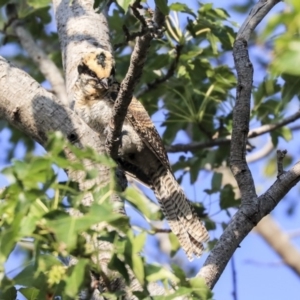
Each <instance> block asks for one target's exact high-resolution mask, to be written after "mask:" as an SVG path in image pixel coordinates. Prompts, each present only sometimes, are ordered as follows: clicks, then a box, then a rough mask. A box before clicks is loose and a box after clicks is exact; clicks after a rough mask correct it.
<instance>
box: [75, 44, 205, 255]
mask: <svg viewBox="0 0 300 300" xmlns="http://www.w3.org/2000/svg"><path fill="white" fill-rule="evenodd" d="M119 89H120V84H119V82H117V81H116V79H115V62H114V58H113V56H112V54H111V53H110V52H109V51H106V50H104V49H96V50H94V51H91V52H89V53H86V54H85V55H83V57H82V59H81V61H80V62H79V64H78V78H77V80H76V83H75V99H74V100H75V105H74V110H75V112H76V113H77V114H78V115H79V116H80V117H81V118H82V119H83V120H84V121H85V122H86V123H87V124H88V125H89V126H90V127H91V128H92V129H93V130H94V131H96V132H97V133H99V135H101V136H107V133H108V130H109V122H110V120H111V116H112V112H113V106H114V102H115V100H116V98H117V96H118V92H119ZM120 138H121V142H120V147H119V150H118V161H117V162H118V164H119V165H120V167H121V168H122V169H123V170H124V171H125V173H126V174H127V175H128V176H130V177H132V178H133V179H136V180H137V181H140V182H142V183H143V184H144V185H146V186H148V187H149V188H151V189H152V190H153V191H154V194H155V197H156V198H157V200H158V203H159V204H160V206H161V209H162V212H163V213H164V215H165V217H166V219H167V221H168V224H169V226H170V229H171V230H172V232H173V233H174V234H175V235H176V236H177V238H178V241H179V243H180V245H181V247H182V249H183V250H184V252H185V253H186V255H187V257H188V259H189V260H193V258H194V256H196V257H200V256H201V255H202V253H203V250H204V245H203V243H204V242H207V241H208V239H209V235H208V232H207V230H206V228H205V226H204V225H203V223H202V221H201V220H200V219H199V217H198V215H197V214H196V212H195V210H194V208H193V207H192V205H191V203H190V202H189V201H188V199H187V198H186V196H185V194H184V192H183V190H182V188H181V187H180V185H179V184H178V182H177V180H176V178H175V176H174V174H173V172H172V168H171V165H170V162H169V159H168V156H167V153H166V150H165V147H164V145H163V141H162V139H161V137H160V135H159V133H158V132H157V130H156V128H155V126H154V124H153V122H152V120H151V118H150V116H149V114H148V113H147V111H146V109H145V108H144V106H143V105H142V104H141V102H139V101H138V100H137V99H136V98H135V97H133V98H132V101H131V103H130V105H129V107H128V110H127V115H126V117H125V120H124V123H123V127H122V133H121V137H120Z"/></svg>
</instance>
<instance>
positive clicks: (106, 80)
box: [100, 78, 108, 89]
mask: <svg viewBox="0 0 300 300" xmlns="http://www.w3.org/2000/svg"><path fill="white" fill-rule="evenodd" d="M100 84H101V85H102V87H104V88H105V89H108V78H102V79H100Z"/></svg>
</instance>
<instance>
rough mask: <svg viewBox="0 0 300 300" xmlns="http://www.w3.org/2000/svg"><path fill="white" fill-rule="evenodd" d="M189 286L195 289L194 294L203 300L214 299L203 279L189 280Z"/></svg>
mask: <svg viewBox="0 0 300 300" xmlns="http://www.w3.org/2000/svg"><path fill="white" fill-rule="evenodd" d="M189 284H190V286H191V287H192V288H193V294H195V295H197V296H199V297H200V299H201V300H209V299H212V296H213V294H212V292H211V290H210V289H209V288H208V287H207V285H206V284H205V281H204V279H203V278H199V277H194V278H192V279H190V280H189Z"/></svg>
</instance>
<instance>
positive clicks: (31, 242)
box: [0, 134, 211, 299]
mask: <svg viewBox="0 0 300 300" xmlns="http://www.w3.org/2000/svg"><path fill="white" fill-rule="evenodd" d="M66 147H68V148H69V149H71V150H72V151H74V152H75V153H76V157H77V159H78V161H75V162H74V163H70V161H69V160H67V158H66V157H65V156H64V154H63V153H64V152H63V149H65V148H66ZM83 159H89V160H91V162H94V163H99V162H101V163H102V164H107V165H108V166H112V165H113V163H112V162H111V160H110V159H108V158H105V157H100V156H99V155H97V154H96V153H94V152H93V151H92V150H91V149H85V150H79V149H76V148H74V146H71V145H69V144H66V143H65V141H64V139H63V138H62V136H61V135H60V134H56V135H54V136H53V137H52V139H51V140H50V143H49V151H48V153H47V154H45V155H44V156H42V157H36V156H32V157H30V158H27V160H26V161H20V160H14V161H13V164H12V165H11V166H9V167H7V168H5V169H4V170H3V174H5V176H6V177H7V179H8V180H9V182H10V184H9V186H8V187H7V188H6V189H5V190H4V192H3V193H2V195H1V198H2V200H1V202H0V210H1V212H2V217H1V220H0V226H1V231H0V241H1V244H0V265H1V266H2V267H1V270H0V272H1V273H2V277H3V278H2V281H1V287H0V291H1V295H0V297H1V298H3V299H13V298H14V297H15V296H12V295H16V292H17V291H19V292H20V293H21V294H22V295H23V296H24V297H25V298H26V299H45V298H46V297H50V295H53V296H54V295H55V296H58V295H60V296H62V297H63V299H74V297H76V295H78V293H79V292H80V291H81V290H82V289H83V288H84V287H85V288H87V287H88V286H89V284H90V283H89V278H90V276H89V272H90V271H92V272H93V273H95V274H101V273H102V270H101V269H100V266H99V264H97V263H96V262H97V259H95V257H97V249H93V248H92V247H91V244H90V243H88V242H87V241H89V240H91V239H92V240H94V241H95V242H97V241H98V242H104V241H106V242H107V241H109V242H111V243H112V244H113V251H112V252H113V254H112V258H111V261H110V263H109V267H110V269H111V270H115V271H116V272H117V273H120V274H121V275H122V277H123V278H125V280H126V282H127V284H130V280H129V278H130V277H129V274H128V269H127V268H126V265H128V266H129V267H130V268H131V270H132V271H133V273H134V274H135V276H136V278H137V279H138V280H139V282H140V284H141V285H142V287H144V290H143V292H140V296H141V297H142V298H144V297H147V296H149V292H148V291H147V289H146V285H147V283H149V282H153V281H158V280H159V281H162V282H164V284H166V285H169V283H168V282H169V280H172V282H179V281H180V280H182V279H180V278H178V277H177V275H176V274H177V273H178V272H180V271H179V268H178V267H177V269H176V270H175V272H174V273H172V272H170V271H167V270H166V269H164V268H163V267H160V266H157V265H151V264H147V263H146V262H145V259H144V258H143V257H142V256H140V255H138V253H140V252H142V251H143V247H144V243H145V238H146V231H145V230H143V229H142V228H140V233H139V234H135V233H134V232H133V230H132V229H131V228H130V224H129V220H128V217H125V216H124V215H122V214H118V213H116V212H115V211H114V209H113V204H112V203H111V202H110V201H109V199H110V195H111V194H112V193H113V192H115V191H114V184H111V183H110V184H109V185H108V186H106V187H102V188H101V189H100V190H99V188H98V187H97V186H93V187H91V188H90V189H89V190H88V191H87V192H89V193H91V194H92V196H93V198H94V202H93V204H92V205H91V206H90V207H86V206H83V205H82V201H81V200H82V198H83V197H84V196H85V195H86V192H85V193H83V192H80V191H78V186H77V184H75V183H74V182H72V181H71V180H68V181H67V182H65V183H60V182H58V179H57V173H56V172H55V170H54V167H53V166H54V165H55V166H56V167H59V168H66V166H67V167H68V170H69V172H71V171H85V172H86V174H87V180H91V179H92V178H93V177H96V176H98V174H96V173H95V172H92V171H91V170H85V169H84V167H83V165H82V164H81V163H80V161H81V160H83ZM91 174H92V177H91V176H90V175H91ZM124 197H126V198H127V199H129V200H131V199H134V200H132V201H134V202H135V203H134V204H135V207H136V208H137V209H139V208H141V213H145V206H146V205H147V203H145V199H144V198H143V197H142V196H141V195H139V194H138V192H137V191H135V190H133V189H129V190H127V191H126V192H125V194H124ZM71 209H72V211H73V212H74V211H76V213H75V215H74V214H73V215H70V214H69V213H68V211H70V210H71ZM145 215H146V216H148V217H151V214H149V213H147V212H146V213H145ZM96 224H97V227H95V226H94V225H96ZM15 247H18V248H22V249H23V250H24V251H26V252H27V255H28V257H27V258H26V259H25V261H24V262H23V267H22V270H21V271H20V272H19V273H18V274H17V275H16V276H14V277H13V278H11V277H10V276H9V274H4V271H5V270H4V269H3V266H4V263H5V262H6V261H7V259H8V257H9V256H10V255H11V253H12V251H13V250H14V248H15ZM70 256H71V257H72V258H73V259H76V260H77V263H76V265H74V266H70V267H67V265H66V264H65V262H67V261H68V259H69V258H70ZM181 272H182V271H181ZM16 285H18V286H21V288H17V287H16ZM40 287H43V289H41V288H40ZM199 289H200V290H199ZM193 293H195V295H200V296H201V299H209V298H210V295H211V294H210V292H208V291H207V288H205V285H204V283H203V282H202V283H200V282H198V283H197V284H195V283H193V282H192V281H191V282H189V281H186V282H185V284H184V288H183V287H182V288H180V289H179V290H177V291H176V294H175V295H189V294H193ZM204 295H205V296H204ZM106 296H107V297H108V298H111V297H113V295H109V293H108V294H107V295H106ZM195 297H197V296H195ZM111 299H114V298H111ZM158 299H159V298H158Z"/></svg>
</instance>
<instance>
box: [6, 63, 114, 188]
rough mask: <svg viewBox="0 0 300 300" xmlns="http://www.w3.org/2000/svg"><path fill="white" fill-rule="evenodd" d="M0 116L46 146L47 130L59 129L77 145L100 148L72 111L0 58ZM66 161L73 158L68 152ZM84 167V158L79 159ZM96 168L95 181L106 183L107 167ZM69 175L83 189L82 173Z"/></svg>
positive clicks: (87, 163) (91, 133)
mask: <svg viewBox="0 0 300 300" xmlns="http://www.w3.org/2000/svg"><path fill="white" fill-rule="evenodd" d="M0 86H1V89H0V118H1V119H5V120H7V121H8V122H9V123H10V124H11V125H13V126H14V127H16V128H18V129H19V130H21V131H22V132H24V134H26V135H27V136H29V137H31V138H32V139H33V140H35V141H36V142H38V143H40V144H41V145H42V146H44V147H47V136H48V134H49V133H50V132H54V131H61V132H62V133H63V135H64V136H65V137H66V139H67V140H69V141H70V142H71V143H72V144H74V145H76V146H77V147H80V148H82V147H86V146H89V147H92V148H94V149H95V150H96V151H99V152H100V153H101V152H103V151H104V149H103V143H101V141H100V140H99V138H98V135H97V134H96V133H95V132H94V131H93V130H92V129H90V128H89V127H88V126H87V125H86V124H85V123H84V122H83V121H82V120H81V119H80V118H79V117H78V116H77V115H76V114H75V113H74V112H73V111H71V110H70V109H69V108H68V107H66V106H64V105H63V104H62V103H61V102H60V101H59V100H58V99H57V98H56V97H55V96H54V95H53V94H52V93H49V92H47V91H46V90H45V89H43V88H42V87H41V86H40V85H39V84H38V83H37V82H36V81H35V80H34V79H33V78H31V77H30V76H29V75H28V74H27V73H25V72H24V71H22V70H20V69H18V68H17V67H15V66H13V65H12V64H11V63H8V62H7V61H6V60H5V59H4V58H2V57H0ZM66 154H67V156H68V158H69V159H70V160H74V159H76V158H75V157H73V154H72V153H71V152H69V151H67V152H66ZM83 163H84V164H86V166H88V165H89V164H90V163H89V162H88V161H86V162H83ZM97 168H98V171H99V172H100V173H101V174H104V175H105V176H103V177H99V178H98V179H97V184H99V185H102V184H106V182H105V180H104V179H105V177H106V176H108V175H109V172H110V170H109V168H108V167H105V166H102V165H99V166H97ZM69 176H70V177H71V178H72V179H73V180H75V181H77V182H79V183H80V185H81V187H82V188H84V185H85V182H84V180H83V178H84V177H85V174H84V173H83V172H73V171H70V172H69Z"/></svg>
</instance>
